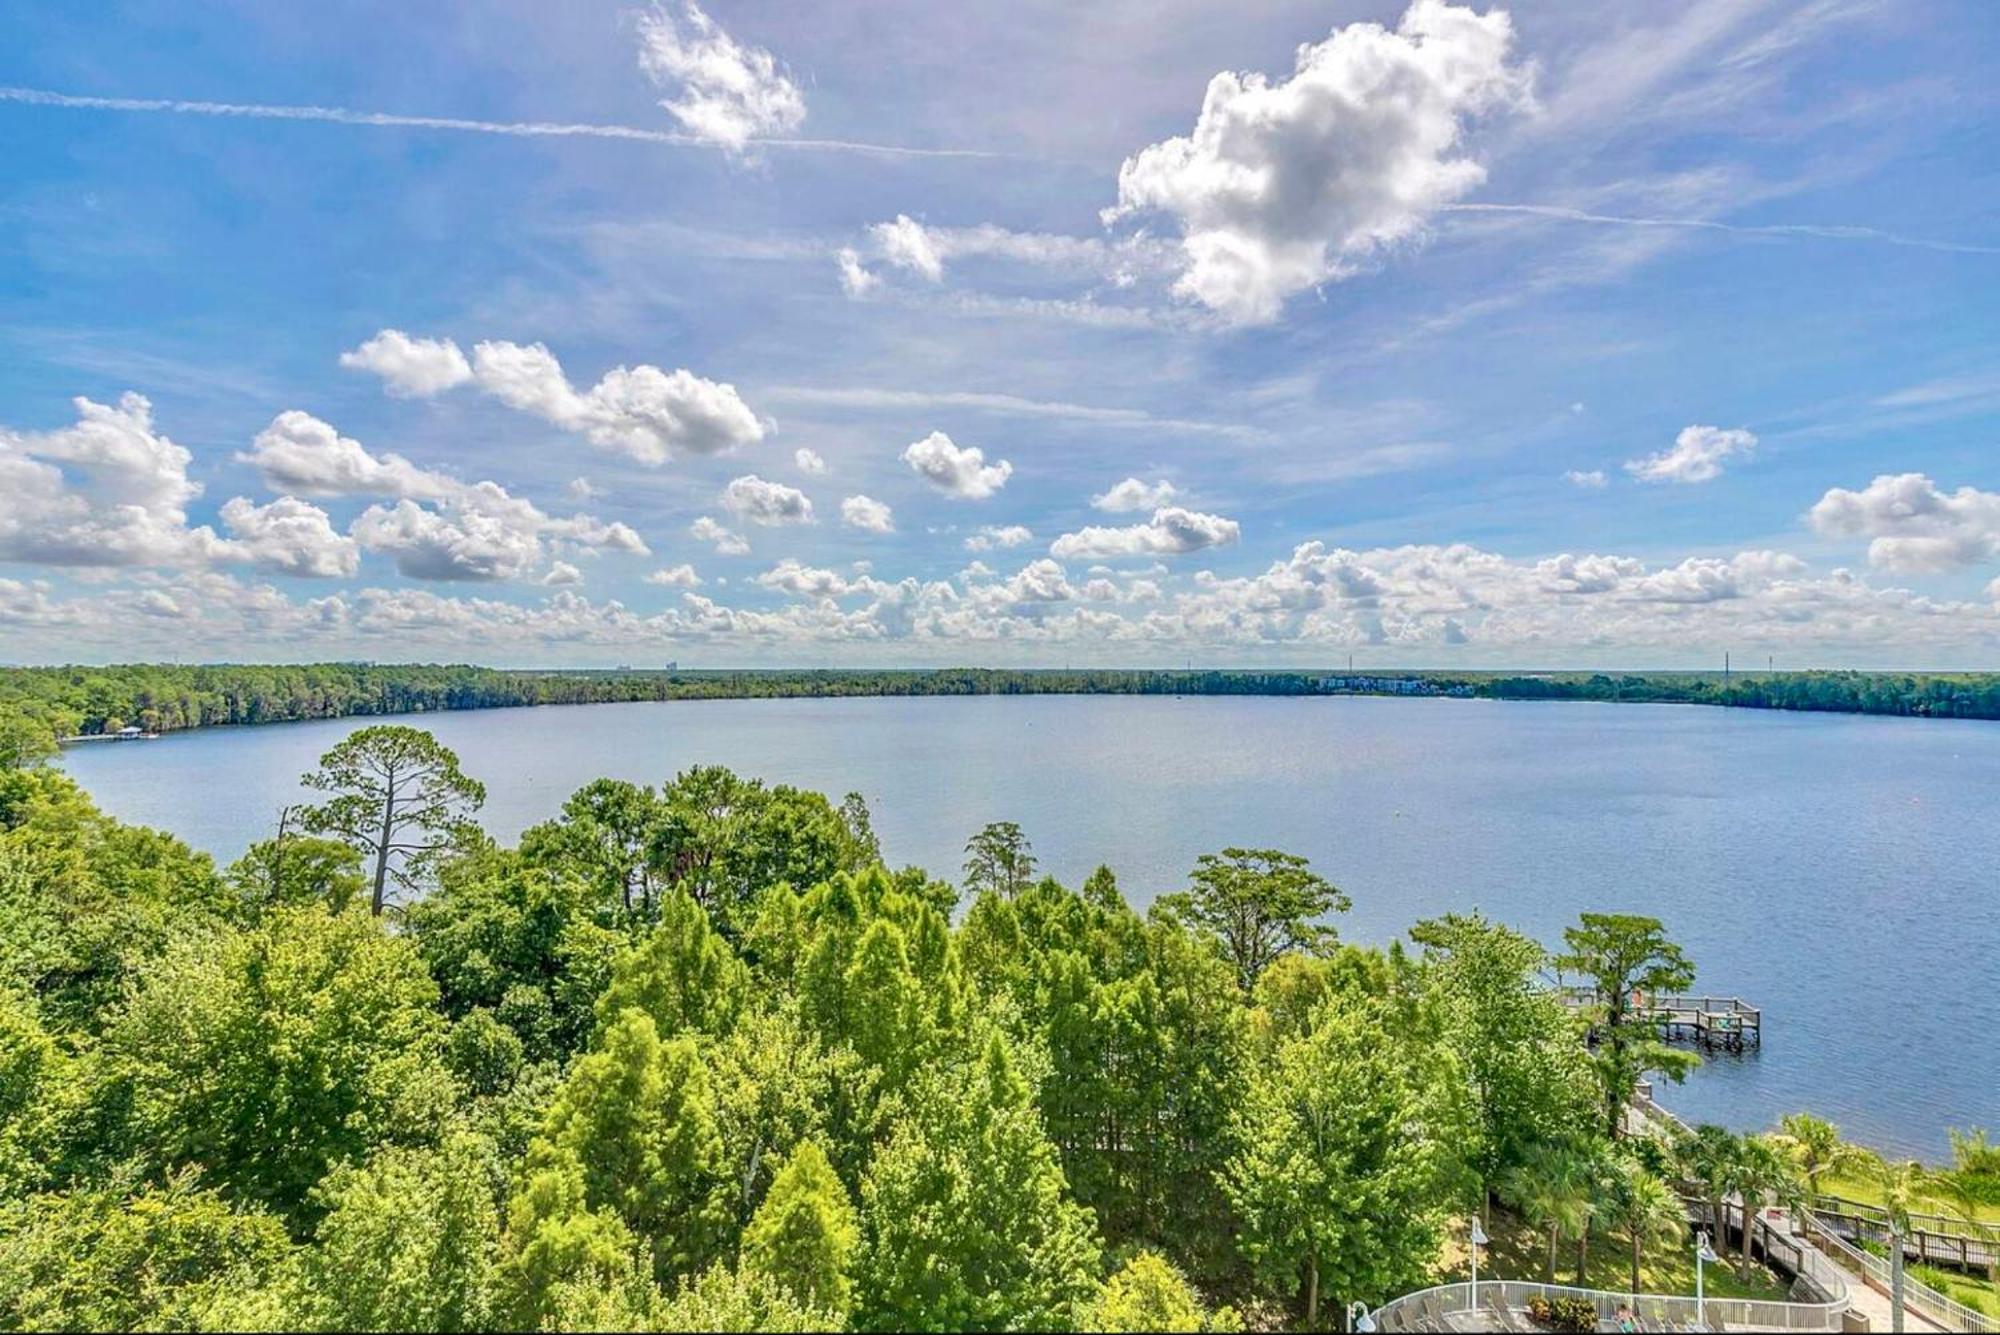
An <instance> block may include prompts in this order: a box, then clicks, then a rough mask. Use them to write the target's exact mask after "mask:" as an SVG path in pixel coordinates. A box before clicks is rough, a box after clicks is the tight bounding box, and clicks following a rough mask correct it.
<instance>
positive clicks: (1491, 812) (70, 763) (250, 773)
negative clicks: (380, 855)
mask: <svg viewBox="0 0 2000 1335" xmlns="http://www.w3.org/2000/svg"><path fill="white" fill-rule="evenodd" d="M374 721H375V720H356V719H348V720H340V721H336V722H327V723H302V724H288V725H279V726H272V727H265V728H240V729H227V728H223V729H215V730H212V731H206V732H197V733H189V734H185V735H181V736H170V737H167V738H163V739H161V740H159V741H151V742H143V743H132V744H122V743H121V744H98V745H89V746H82V747H77V748H74V749H73V750H72V751H71V752H70V753H69V754H68V755H67V756H66V757H65V760H64V764H65V765H66V766H67V768H68V769H69V770H70V771H71V772H72V773H73V774H75V775H76V777H77V778H78V779H79V780H80V781H81V782H82V783H83V784H84V785H85V786H86V787H88V788H89V789H90V791H91V792H92V793H93V794H95V795H96V797H97V799H98V801H99V802H100V803H101V804H102V805H103V806H104V807H105V808H106V809H107V810H108V811H110V812H111V813H113V814H114V815H116V816H118V817H120V818H122V819H125V820H128V821H135V822H140V823H144V824H148V825H155V826H160V827H163V828H165V829H168V830H172V831H174V832H175V833H177V834H179V835H181V836H182V837H183V838H185V839H187V840H189V841H190V842H192V843H193V844H195V845H197V846H198V847H201V848H204V849H207V850H209V851H210V852H213V853H214V854H215V855H216V856H217V857H218V858H220V859H223V860H227V859H230V858H233V857H234V856H235V855H236V854H237V853H239V852H240V851H241V850H242V849H243V848H244V847H245V846H246V845H247V844H249V843H250V842H251V841H252V840H253V839H256V838H261V837H264V836H265V835H267V834H268V833H269V832H270V830H271V827H272V822H273V819H274V817H275V814H276V812H277V810H278V808H279V807H280V805H282V804H284V803H287V802H291V801H295V800H300V799H301V798H302V797H303V796H304V794H303V792H302V790H301V789H299V787H298V786H297V777H298V775H299V774H300V773H301V772H302V771H304V770H306V769H308V768H310V767H311V765H312V763H313V761H314V760H315V758H316V757H318V756H319V754H320V753H321V752H323V751H325V750H326V749H327V748H328V747H330V746H332V745H333V744H334V742H336V741H337V740H339V739H340V738H341V737H343V736H345V735H346V734H347V733H348V732H350V731H352V730H353V729H355V728H357V727H361V726H363V725H364V724H366V723H370V722H374ZM421 722H422V725H423V726H425V727H427V728H430V729H431V730H432V731H434V732H435V733H436V734H437V735H438V736H439V738H441V739H442V740H443V741H444V742H445V743H446V744H448V745H449V746H451V747H453V748H454V749H455V750H457V752H458V753H459V756H460V757H461V759H462V762H463V765H464V768H465V769H466V771H467V772H468V773H470V774H472V775H474V776H476V777H477V778H480V779H482V780H484V781H485V783H486V786H487V790H488V793H489V797H488V801H487V804H486V808H485V811H484V812H483V813H482V815H483V819H484V821H485V823H486V824H487V826H488V828H489V829H490V830H491V831H492V832H493V833H494V834H495V835H497V836H499V837H501V838H507V839H511V838H512V837H513V836H514V835H516V834H518V833H519V832H520V831H521V830H522V829H523V828H524V827H526V826H528V825H530V824H533V823H534V822H536V821H539V820H542V819H545V818H546V817H548V816H550V815H552V814H553V813H554V812H555V811H556V809H557V807H558V805H559V804H560V803H561V801H562V800H563V798H564V797H565V796H567V795H568V794H569V793H570V792H572V791H573V790H574V789H576V788H578V787H580V786H581V785H582V784H583V783H585V782H586V781H588V780H590V779H592V778H595V777H598V776H600V775H609V776H613V777H618V778H625V779H633V780H640V781H647V782H656V781H658V780H660V779H662V778H664V777H666V776H670V775H672V774H673V773H674V772H676V771H678V770H680V769H683V768H685V767H687V766H690V765H695V764H705V763H718V764H724V765H728V766H731V767H732V768H734V769H736V770H738V771H739V772H742V773H745V774H751V775H756V776H759V777H761V778H764V779H767V780H770V781H773V782H785V783H792V784H797V785H800V786H803V787H807V788H815V789H820V790H823V791H825V792H827V793H829V794H831V795H832V796H834V797H835V798H836V799H837V798H838V797H839V795H840V794H842V793H844V792H847V791H849V790H858V791H860V792H861V793H863V794H864V795H865V796H866V797H867V799H868V803H869V805H870V807H871V808H872V809H873V811H874V814H875V824H876V829H877V831H878V833H879V834H880V836H881V838H882V843H883V847H884V850H885V852H886V853H887V855H888V856H889V859H890V861H891V862H892V863H893V864H896V865H902V864H904V863H910V862H915V863H920V864H922V865H924V866H926V867H928V868H930V869H931V870H933V871H934V872H937V873H939V874H941V875H947V876H953V877H954V878H955V876H956V874H957V869H958V867H959V864H960V862H961V861H962V852H961V850H962V848H963V846H964V843H965V840H966V837H967V836H968V835H970V834H971V833H972V832H973V831H975V830H976V829H978V828H979V827H980V826H981V825H983V824H985V823H986V822H987V821H990V820H1013V821H1018V822H1019V823H1020V824H1021V826H1022V828H1023V829H1024V830H1025V831H1026V832H1027V833H1028V835H1029V837H1030V838H1031V839H1032V840H1033V842H1034V848H1035V853H1036V855H1037V856H1038V857H1039V859H1040V861H1041V864H1042V866H1043V868H1044V869H1045V870H1047V871H1050V872H1053V873H1054V874H1055V875H1057V876H1058V877H1060V878H1061V879H1062V880H1063V881H1064V882H1065V883H1068V884H1072V885H1074V884H1078V883H1080V882H1081V880H1082V878H1083V877H1084V876H1085V875H1086V874H1087V873H1088V872H1089V871H1090V869H1091V868H1092V867H1093V866H1095V865H1096V864H1097V863H1099V862H1105V863H1108V864H1109V865H1110V866H1111V867H1112V868H1113V869H1114V870H1116V871H1117V873H1118V878H1119V883H1120V885H1121V886H1122V887H1124V889H1125V892H1126V894H1127V896H1128V897H1129V898H1131V899H1132V900H1133V901H1134V902H1135V903H1140V904H1143V903H1144V902H1146V901H1148V900H1150V899H1151V898H1153V896H1155V895H1157V894H1159V893H1162V892H1166V891H1171V890H1175V889H1179V888H1181V886H1182V884H1183V877H1184V876H1185V874H1186V872H1187V870H1188V868H1189V867H1190V866H1191V865H1192V864H1193V862H1194V859H1195V857H1196V855H1198V854H1200V853H1203V852H1209V851H1213V850H1216V849H1220V848H1222V847H1224V846H1227V845H1243V846H1251V847H1266V846H1268V847H1277V848H1283V849H1286V850H1289V851H1291V852H1295V853H1300V854H1304V855H1306V856H1308V857H1310V858H1311V859H1312V861H1313V863H1314V865H1315V867H1316V868H1317V869H1318V870H1319V871H1320V872H1321V873H1322V874H1324V875H1326V876H1328V877H1329V878H1330V879H1332V880H1333V881H1334V882H1335V883H1336V884H1338V885H1339V886H1341V887H1342V888H1343V889H1345V890H1346V891H1347V892H1348V893H1349V894H1350V895H1352V896H1353V899H1354V908H1353V911H1352V912H1350V913H1348V914H1346V915H1344V916H1343V917H1342V918H1341V919H1340V920H1339V921H1340V928H1341V931H1342V932H1343V934H1344V935H1345V936H1346V937H1348V938H1349V939H1351V940H1358V941H1364V942H1371V943H1377V944H1382V943H1386V942H1388V941H1389V940H1391V939H1393V938H1394V937H1396V936H1397V935H1398V934H1400V933H1401V932H1403V931H1404V930H1405V929H1406V928H1407V927H1408V926H1409V925H1410V924H1411V923H1412V922H1414V921H1415V920H1416V919H1418V918H1422V917H1427V916H1430V915H1433V914H1439V913H1443V912H1446V911H1448V910H1453V909H1470V908H1478V909H1481V910H1483V911H1484V912H1485V913H1487V914H1488V915H1489V916H1491V917H1494V918H1497V919H1500V920H1502V921H1505V922H1507V923H1510V924H1512V925H1514V926H1516V927H1518V928H1520V929H1522V930H1523V931H1526V932H1529V933H1531V934H1533V935H1535V936H1537V937H1539V938H1540V939H1542V940H1543V941H1546V942H1551V943H1556V942H1559V940H1560V933H1561V929H1562V928H1563V926H1564V925H1566V924H1567V923H1570V922H1572V921H1573V920H1574V919H1575V916H1576V914H1577V913H1578V912H1579V911H1581V910H1585V909H1602V910H1611V911H1629V912H1640V913H1648V914H1652V915H1654V916H1657V917H1659V918H1662V919H1664V920H1665V922H1666V924H1667V926H1668V929H1669V931H1670V932H1671V933H1672V934H1673V936H1674V937H1675V938H1676V939H1678V940H1679V941H1681V942H1682V943H1683V944H1684V945H1685V946H1686V947H1687V948H1688V950H1689V952H1690V953H1691V954H1692V956H1693V957H1694V960H1695V962H1696V964H1697V965H1698V966H1699V969H1700V978H1699V980H1698V984H1697V988H1698V990H1700V991H1705V992H1713V993H1718V994H1722V995H1737V996H1741V997H1743V998H1745V999H1746V1000H1749V1001H1751V1002H1753V1003H1755V1004H1758V1005H1761V1006H1762V1007H1763V1008H1764V1023H1765V1047H1764V1050H1763V1051H1761V1052H1757V1051H1752V1052H1751V1053H1749V1054H1747V1055H1745V1056H1742V1057H1728V1056H1716V1057H1714V1058H1713V1059H1711V1060H1710V1061H1708V1062H1707V1063H1706V1064H1705V1065H1704V1067H1703V1068H1702V1069H1701V1070H1700V1071H1698V1072H1697V1073H1696V1074H1695V1075H1694V1076H1693V1077H1691V1078H1690V1079H1689V1081H1688V1083H1687V1084H1686V1085H1685V1086H1684V1087H1682V1088H1679V1089H1674V1088H1671V1087H1669V1088H1667V1089H1666V1090H1664V1091H1663V1092H1662V1095H1661V1098H1662V1101H1663V1102H1665V1103H1666V1104H1668V1106H1670V1107H1672V1108H1673V1109H1674V1110H1675V1111H1677V1112H1679V1113H1681V1114H1682V1115H1683V1116H1686V1117H1688V1118H1689V1119H1690V1120H1712V1121H1720V1122H1724V1123H1727V1124H1730V1125H1732V1126H1735V1127H1738V1128H1741V1129H1753V1128H1759V1127H1767V1126H1769V1125H1771V1123H1772V1122H1773V1121H1774V1120H1775V1118H1776V1117H1777V1116H1778V1115H1779V1114H1780V1113H1783V1112H1788V1111H1793V1110H1796V1109H1805V1108H1809V1109H1812V1110H1815V1111H1817V1112H1820V1113H1822V1114H1825V1115H1827V1116H1829V1117H1831V1118H1833V1119H1834V1120H1835V1121H1836V1122H1838V1123H1839V1124H1840V1125H1841V1126H1842V1128H1843V1130H1845V1131H1846V1132H1847V1133H1848V1134H1849V1135H1850V1136H1851V1137H1853V1138H1855V1139H1858V1140H1862V1141H1864V1142H1866V1143H1870V1144H1873V1145H1875V1146H1877V1147H1879V1148H1881V1149H1884V1150H1887V1151H1900V1152H1905V1153H1917V1154H1922V1155H1925V1156H1926V1157H1941V1156H1942V1155H1943V1154H1944V1152H1945V1137H1944V1131H1945V1128H1946V1127H1947V1126H1961V1127H1963V1126H1974V1125H1984V1126H1988V1127H1992V1128H1994V1129H1996V1130H2000V897H1996V893H1995V874H1996V870H1997V869H2000V801H1997V800H1996V799H2000V724H1992V723H1975V722H1955V721H1953V722H1948V721H1935V722H1933V721H1922V720H1910V719H1873V718H1858V717H1843V716H1834V715H1808V714H1773V713H1759V712H1754V711H1749V710H1724V709H1703V708H1697V707H1685V706H1642V705H1594V704H1552V703H1517V704H1504V703H1495V702H1486V701H1459V700H1395V699H1370V698H1319V699H1278V698H1272V699H1256V698H1186V699H1174V698H1160V697H1115V696H1071V697H1060V696H1031V697H1004V696H999V697H996V696H988V697H970V698H944V699H848V700H744V701H703V702H676V703H668V704H626V705H593V706H584V707H567V708H545V709H508V710H490V711H481V712H471V713H455V714H434V715H430V716H428V717H425V718H423V719H422V720H421Z"/></svg>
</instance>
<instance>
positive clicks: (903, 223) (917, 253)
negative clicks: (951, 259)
mask: <svg viewBox="0 0 2000 1335" xmlns="http://www.w3.org/2000/svg"><path fill="white" fill-rule="evenodd" d="M868 233H869V235H870V236H872V237H874V238H875V244H876V245H877V246H879V247H881V250H882V258H883V259H885V260H887V261H888V262H889V263H891V264H893V265H895V266H896V267H897V268H899V269H909V270H912V271H914V272H916V273H919V274H921V275H923V276H924V277H925V278H928V279H929V280H930V281H931V282H933V283H935V282H937V281H939V280H940V279H942V278H943V277H944V259H943V257H942V256H940V255H939V254H938V248H937V246H936V244H935V243H934V242H933V241H932V240H931V235H930V233H929V232H928V231H926V230H925V229H924V225H923V224H922V223H920V222H918V221H917V220H916V219H915V218H912V217H911V216H910V215H909V214H907V213H899V214H897V215H896V220H895V221H894V222H883V223H876V224H875V225H874V226H872V227H870V228H869V229H868Z"/></svg>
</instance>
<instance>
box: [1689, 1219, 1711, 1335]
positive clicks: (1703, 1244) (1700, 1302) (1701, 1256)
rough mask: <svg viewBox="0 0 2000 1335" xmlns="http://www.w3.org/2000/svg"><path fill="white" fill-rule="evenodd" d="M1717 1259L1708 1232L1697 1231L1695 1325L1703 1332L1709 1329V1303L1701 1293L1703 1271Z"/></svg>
mask: <svg viewBox="0 0 2000 1335" xmlns="http://www.w3.org/2000/svg"><path fill="white" fill-rule="evenodd" d="M1715 1259H1716V1255H1715V1248H1713V1247H1711V1246H1709V1245H1708V1230H1707V1229H1698V1230H1696V1232H1695V1235H1694V1323H1695V1325H1697V1326H1699V1327H1701V1328H1702V1329H1703V1330H1707V1329H1708V1302H1707V1300H1706V1299H1705V1298H1704V1297H1703V1296H1702V1292H1701V1271H1702V1267H1703V1266H1704V1265H1706V1264H1707V1263H1708V1262H1710V1261H1713V1260H1715Z"/></svg>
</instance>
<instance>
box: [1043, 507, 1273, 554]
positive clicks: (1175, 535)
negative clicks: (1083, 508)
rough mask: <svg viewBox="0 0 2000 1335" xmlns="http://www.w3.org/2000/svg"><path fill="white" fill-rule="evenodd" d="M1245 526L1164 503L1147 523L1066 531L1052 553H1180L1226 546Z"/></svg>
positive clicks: (1053, 544)
mask: <svg viewBox="0 0 2000 1335" xmlns="http://www.w3.org/2000/svg"><path fill="white" fill-rule="evenodd" d="M1242 532H1243V530H1242V526H1241V525H1239V524H1238V523H1237V522H1236V521H1235V520H1233V519H1224V518H1223V517H1222V516H1220V515H1210V514H1202V513H1201V512H1200V511H1197V510H1184V509H1182V508H1180V507H1179V506H1176V505H1168V506H1162V507H1161V508H1160V509H1158V510H1155V511H1153V517H1152V519H1150V520H1149V521H1147V522H1146V523H1144V524H1133V525H1130V526H1128V527H1125V528H1100V527H1096V526H1094V525H1093V526H1091V527H1089V528H1084V529H1080V530H1078V531H1077V532H1075V533H1065V534H1063V535H1062V536H1061V537H1059V538H1057V539H1056V540H1055V541H1054V542H1053V543H1050V544H1049V553H1050V555H1052V556H1056V557H1060V558H1062V559H1063V560H1070V559H1072V558H1077V557H1082V558H1090V557H1102V556H1178V555H1183V554H1185V553H1187V552H1198V551H1202V550H1204V549H1206V548H1209V547H1226V546H1228V545H1229V544H1231V543H1233V542H1235V541H1236V540H1237V539H1238V538H1239V537H1241V536H1242Z"/></svg>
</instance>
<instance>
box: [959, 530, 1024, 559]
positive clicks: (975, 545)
mask: <svg viewBox="0 0 2000 1335" xmlns="http://www.w3.org/2000/svg"><path fill="white" fill-rule="evenodd" d="M1034 540H1035V535H1034V534H1033V533H1031V532H1029V531H1028V529H1027V527H1026V526H1025V525H1022V524H988V525H986V526H985V527H984V528H981V529H979V530H977V531H976V532H973V533H971V534H969V535H967V537H966V539H965V550H966V551H968V552H993V551H999V550H1001V549H1003V548H1007V547H1019V546H1021V545H1022V544H1024V543H1030V542H1033V541H1034Z"/></svg>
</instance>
